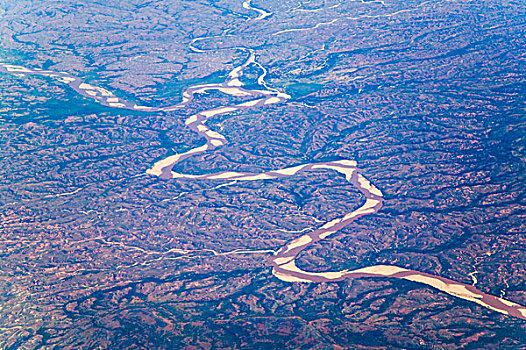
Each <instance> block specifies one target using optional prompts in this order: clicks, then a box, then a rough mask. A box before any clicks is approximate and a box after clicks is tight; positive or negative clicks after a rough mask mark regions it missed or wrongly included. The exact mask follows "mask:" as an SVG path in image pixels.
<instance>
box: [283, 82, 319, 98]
mask: <svg viewBox="0 0 526 350" xmlns="http://www.w3.org/2000/svg"><path fill="white" fill-rule="evenodd" d="M321 88H323V85H322V84H317V83H293V84H290V85H287V86H286V87H285V90H286V92H287V93H288V94H289V95H290V96H292V98H299V97H303V96H306V95H308V94H311V93H313V92H315V91H318V90H320V89H321Z"/></svg>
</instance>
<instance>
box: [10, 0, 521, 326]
mask: <svg viewBox="0 0 526 350" xmlns="http://www.w3.org/2000/svg"><path fill="white" fill-rule="evenodd" d="M247 4H250V3H249V2H247ZM250 64H257V65H259V64H258V63H257V62H256V61H255V55H254V53H253V52H251V53H250V56H249V58H248V59H247V61H246V62H245V63H244V64H242V65H241V66H239V67H236V68H235V69H233V70H232V71H231V72H230V73H229V75H228V78H227V80H226V82H223V83H219V84H203V85H195V86H191V87H189V88H187V89H186V90H185V91H184V92H183V93H182V102H180V103H178V104H176V105H173V106H167V107H146V106H139V105H136V104H135V103H133V102H130V101H126V100H123V99H121V98H119V97H116V96H115V95H114V94H113V93H112V92H110V91H108V90H106V89H103V88H100V87H96V86H92V85H90V84H87V83H85V82H84V81H83V80H82V79H80V78H77V77H74V76H71V75H70V74H68V73H66V72H53V71H49V70H41V69H37V68H35V69H31V68H26V67H22V66H17V65H10V64H5V63H0V71H3V72H9V73H13V74H36V75H42V76H47V77H51V78H54V79H57V80H58V81H60V82H62V83H65V84H67V85H68V86H70V87H71V88H72V89H74V90H75V91H76V92H78V93H79V94H81V95H82V96H85V97H87V98H90V99H93V100H95V101H97V102H98V103H100V104H102V105H104V106H108V107H113V108H124V109H129V110H135V111H144V112H169V111H174V110H177V109H180V108H184V107H185V106H186V105H187V104H188V103H189V102H190V101H192V99H193V98H194V96H195V94H196V93H197V94H198V93H203V92H205V91H207V90H217V91H220V92H222V93H225V94H229V95H232V96H236V97H250V98H253V99H251V100H249V101H247V102H243V103H239V104H235V105H229V106H221V107H216V108H213V109H209V110H204V111H201V112H199V113H197V114H195V115H192V116H191V117H189V118H188V119H187V120H186V121H185V124H186V126H187V127H188V128H190V129H191V130H193V131H195V132H196V133H198V134H199V135H200V136H202V137H204V138H205V139H206V144H205V145H203V146H200V147H197V148H194V149H191V150H189V151H187V152H185V153H181V154H176V155H172V156H169V157H167V158H165V159H163V160H160V161H158V162H157V163H155V164H153V166H152V167H151V168H150V169H148V170H147V171H146V172H147V173H148V174H150V175H153V176H158V177H160V178H162V179H172V178H179V179H187V180H202V179H207V180H221V181H225V180H226V181H233V180H236V181H253V180H272V179H279V178H284V177H289V176H293V175H295V174H297V173H299V172H303V171H309V170H321V169H325V170H328V171H332V172H334V171H336V172H339V173H341V174H343V175H345V177H346V179H347V181H349V182H350V183H351V184H352V185H353V186H355V187H356V188H357V189H358V190H359V191H360V192H361V193H363V195H364V196H365V198H366V200H365V203H364V204H363V205H362V206H361V207H360V208H358V209H356V210H354V211H352V212H350V213H347V214H345V215H343V216H342V217H340V218H338V219H335V220H332V221H329V222H327V223H325V224H324V225H323V226H321V227H320V228H318V229H317V230H315V231H312V232H309V233H306V234H303V235H302V236H300V237H298V238H295V239H294V240H292V241H290V242H288V243H287V244H285V246H283V247H281V248H280V249H279V250H278V251H277V252H276V253H275V254H274V255H273V256H272V257H271V258H270V264H271V266H272V273H273V274H274V276H276V277H277V278H279V279H281V280H283V281H288V282H331V281H341V280H344V279H350V278H363V277H379V278H386V277H388V278H398V279H403V280H408V281H413V282H419V283H423V284H426V285H428V286H431V287H434V288H436V289H438V290H441V291H443V292H446V293H448V294H450V295H453V296H455V297H458V298H461V299H464V300H468V301H471V302H474V303H477V304H479V305H482V306H484V307H486V308H489V309H492V310H495V311H497V312H500V313H503V314H507V315H510V316H514V317H518V318H522V319H526V308H525V307H524V306H522V305H519V304H516V303H513V302H511V301H508V300H505V299H502V298H499V297H496V296H493V295H489V294H486V293H483V292H482V291H480V290H478V289H477V288H475V287H473V286H471V285H467V284H463V283H459V282H456V281H453V280H450V279H447V278H443V277H439V276H433V275H430V274H427V273H423V272H418V271H414V270H408V269H405V268H402V267H398V266H393V265H374V266H368V267H364V268H360V269H357V270H352V271H349V270H343V271H328V272H318V273H315V272H308V271H305V270H302V269H300V268H298V267H297V266H296V264H295V262H296V258H297V257H298V255H299V254H300V252H301V251H303V250H304V249H306V248H307V247H309V246H310V245H311V244H312V243H314V242H318V241H320V240H322V239H326V238H328V237H329V236H330V235H332V234H334V233H336V232H338V231H339V230H341V229H342V228H344V227H346V226H347V225H349V224H350V223H351V222H353V221H354V220H356V219H358V218H360V217H362V216H364V215H370V214H374V213H376V212H378V210H380V208H381V206H382V202H383V196H382V193H381V192H380V190H378V189H377V188H376V187H375V186H374V185H372V184H371V183H370V182H369V181H368V180H367V179H366V178H365V177H364V176H363V175H361V174H360V173H359V171H358V169H357V167H356V162H354V161H352V160H345V159H344V160H338V161H331V162H321V163H311V164H303V165H299V166H295V167H291V168H285V169H279V170H273V171H267V172H263V173H241V172H228V171H226V172H219V173H215V174H205V175H191V174H181V173H176V172H173V171H172V168H173V166H174V165H175V164H177V163H178V162H181V161H183V160H185V159H186V158H188V157H191V156H193V155H196V154H199V153H203V152H206V151H208V150H211V149H215V148H217V147H220V146H223V145H225V144H226V143H227V140H226V138H225V137H224V136H223V135H221V134H219V133H217V132H215V131H213V130H211V129H209V128H208V127H207V126H206V122H207V121H208V120H209V119H211V118H213V117H215V116H218V115H222V114H227V113H231V112H234V111H240V110H246V109H254V108H262V107H264V106H265V105H269V104H276V103H283V102H285V101H287V99H289V98H290V96H288V95H287V94H284V93H281V92H279V91H277V90H272V89H269V88H267V89H266V90H249V89H245V88H243V84H242V82H241V81H240V80H239V77H240V76H241V75H242V74H243V70H244V69H245V68H246V67H247V66H249V65H250ZM259 81H263V76H261V77H260V79H259ZM260 83H261V82H260ZM262 85H264V84H262ZM264 86H266V85H264Z"/></svg>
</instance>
